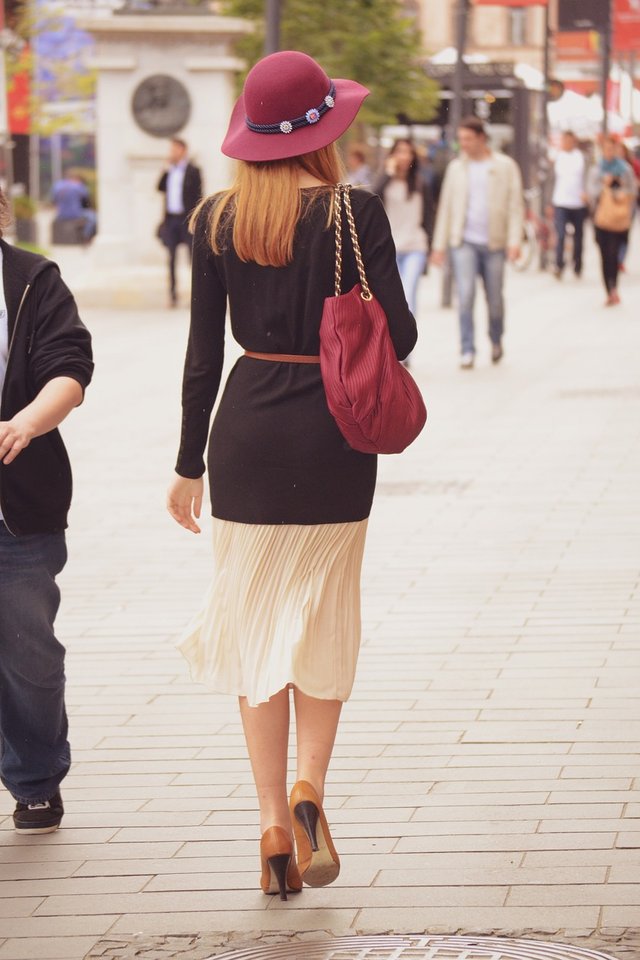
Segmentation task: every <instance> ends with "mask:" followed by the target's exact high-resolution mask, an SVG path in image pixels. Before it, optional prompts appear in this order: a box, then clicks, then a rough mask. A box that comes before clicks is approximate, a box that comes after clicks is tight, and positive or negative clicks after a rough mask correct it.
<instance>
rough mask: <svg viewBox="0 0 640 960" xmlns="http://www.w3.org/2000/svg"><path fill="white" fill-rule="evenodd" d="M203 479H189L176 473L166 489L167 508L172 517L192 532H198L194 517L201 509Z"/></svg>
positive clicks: (195, 517)
mask: <svg viewBox="0 0 640 960" xmlns="http://www.w3.org/2000/svg"><path fill="white" fill-rule="evenodd" d="M202 491H203V480H202V477H200V479H199V480H189V478H188V477H181V476H179V475H178V474H176V476H175V479H174V481H173V483H172V484H171V486H170V487H169V490H168V491H167V510H168V511H169V513H170V514H171V516H172V517H173V519H174V520H175V521H176V522H177V523H179V524H180V526H181V527H184V528H185V530H191V532H192V533H200V532H201V531H200V527H199V526H198V524H197V523H196V519H199V518H200V512H201V510H202Z"/></svg>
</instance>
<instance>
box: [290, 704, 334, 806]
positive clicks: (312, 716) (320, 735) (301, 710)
mask: <svg viewBox="0 0 640 960" xmlns="http://www.w3.org/2000/svg"><path fill="white" fill-rule="evenodd" d="M293 700H294V704H295V711H296V742H297V746H298V767H297V777H296V779H297V780H306V781H307V782H308V783H310V784H311V785H312V786H313V787H314V788H315V790H316V793H317V794H318V796H319V798H320V800H322V799H323V797H324V781H325V777H326V775H327V768H328V767H329V761H330V760H331V754H332V752H333V744H334V742H335V739H336V731H337V729H338V720H339V719H340V711H341V709H342V701H341V700H319V699H318V698H317V697H308V696H307V695H306V694H304V693H302V692H301V691H300V690H298V689H297V687H294V689H293Z"/></svg>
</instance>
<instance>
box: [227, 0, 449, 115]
mask: <svg viewBox="0 0 640 960" xmlns="http://www.w3.org/2000/svg"><path fill="white" fill-rule="evenodd" d="M222 10H223V12H224V13H226V14H229V15H231V16H239V17H246V18H248V19H250V20H253V21H254V22H255V23H256V30H255V32H254V33H252V34H250V35H248V36H245V37H243V38H242V39H241V40H240V41H238V46H237V50H238V53H239V54H240V55H241V56H243V57H244V58H245V59H246V60H247V63H248V64H249V66H252V65H253V64H254V63H255V62H256V60H259V59H260V57H261V56H262V49H263V44H264V10H265V3H264V0H224V2H223V4H222ZM281 46H282V48H283V49H284V50H302V51H304V53H308V54H309V55H310V56H312V57H315V59H317V60H318V61H319V62H320V63H321V64H322V66H323V67H324V69H325V70H326V71H327V73H328V74H329V75H330V76H334V77H348V78H349V79H350V80H357V81H359V82H360V83H362V84H364V85H365V87H368V88H369V89H370V90H371V96H370V97H368V98H367V100H365V103H364V106H363V109H362V111H361V113H360V119H361V120H362V121H363V122H365V123H369V124H371V125H372V126H375V127H379V126H382V125H383V124H385V123H395V122H397V119H398V116H399V115H401V114H406V115H407V116H409V117H411V118H412V119H419V120H428V119H430V118H431V117H432V116H434V114H435V112H436V107H437V90H438V87H437V85H436V84H435V83H434V81H432V80H430V79H429V78H428V77H427V76H426V75H425V73H424V70H423V66H422V59H423V52H422V43H421V37H420V33H419V30H418V27H417V25H416V23H415V22H414V20H412V19H411V18H410V17H407V16H405V15H403V11H402V3H401V2H400V0H328V2H324V3H323V2H322V0H283V2H282V24H281Z"/></svg>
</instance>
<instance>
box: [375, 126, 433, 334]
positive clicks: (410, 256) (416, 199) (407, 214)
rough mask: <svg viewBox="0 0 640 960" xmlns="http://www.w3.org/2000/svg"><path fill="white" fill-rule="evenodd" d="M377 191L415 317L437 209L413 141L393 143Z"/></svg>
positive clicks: (407, 296)
mask: <svg viewBox="0 0 640 960" xmlns="http://www.w3.org/2000/svg"><path fill="white" fill-rule="evenodd" d="M375 192H376V193H377V194H378V196H379V197H381V199H382V202H383V203H384V206H385V210H386V212H387V216H388V217H389V222H390V223H391V233H392V235H393V239H394V242H395V245H396V251H397V258H398V270H399V271H400V277H401V278H402V286H403V287H404V292H405V296H406V298H407V302H408V303H409V309H410V310H411V312H412V313H413V314H414V315H415V313H416V307H417V293H418V281H419V280H420V277H421V276H422V274H423V273H424V270H425V267H426V265H427V255H428V251H429V247H430V246H431V237H432V235H433V221H434V209H433V198H432V195H431V188H430V185H429V183H428V182H427V178H426V176H425V174H424V172H423V171H421V169H420V160H419V157H418V152H417V150H416V148H415V145H414V144H413V142H412V141H411V140H396V142H395V143H394V144H393V146H392V147H391V150H390V151H389V155H388V157H387V160H386V162H385V174H384V176H383V177H382V179H380V180H379V181H378V183H377V184H376V187H375Z"/></svg>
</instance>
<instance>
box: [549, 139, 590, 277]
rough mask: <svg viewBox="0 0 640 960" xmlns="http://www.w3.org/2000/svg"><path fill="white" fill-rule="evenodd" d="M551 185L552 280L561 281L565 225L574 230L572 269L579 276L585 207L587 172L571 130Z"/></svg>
mask: <svg viewBox="0 0 640 960" xmlns="http://www.w3.org/2000/svg"><path fill="white" fill-rule="evenodd" d="M553 174H554V186H553V195H552V199H551V203H552V206H553V223H554V227H555V231H556V238H557V244H556V265H555V269H554V275H555V277H556V278H557V279H558V280H560V279H561V278H562V271H563V270H564V248H565V241H566V235H567V225H568V224H571V226H572V227H573V270H574V273H575V275H576V277H580V276H581V275H582V246H583V235H584V222H585V220H586V218H587V214H588V212H589V210H588V206H587V184H586V178H587V171H586V164H585V159H584V154H583V152H582V150H580V148H579V147H578V141H577V140H576V136H575V134H574V133H572V132H571V131H570V130H566V131H565V132H564V133H563V134H562V138H561V145H560V152H559V153H558V156H557V157H556V160H555V163H554V165H553Z"/></svg>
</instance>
